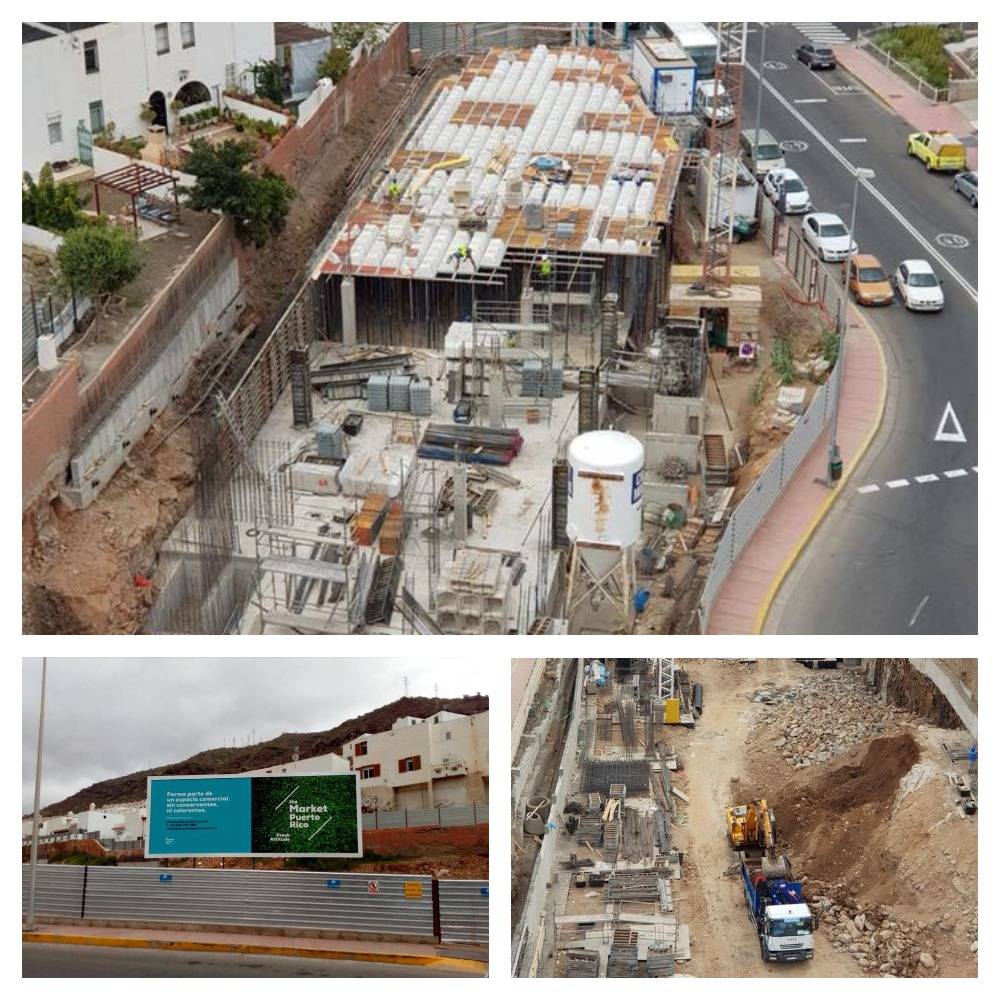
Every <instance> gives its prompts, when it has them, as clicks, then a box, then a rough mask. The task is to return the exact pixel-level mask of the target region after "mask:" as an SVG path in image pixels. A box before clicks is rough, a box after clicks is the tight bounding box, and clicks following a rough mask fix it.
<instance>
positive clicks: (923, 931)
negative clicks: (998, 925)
mask: <svg viewBox="0 0 1000 1000" xmlns="http://www.w3.org/2000/svg"><path fill="white" fill-rule="evenodd" d="M808 888H809V891H810V893H811V894H812V898H811V899H810V905H811V906H812V908H813V911H814V912H815V913H816V914H817V916H818V917H819V922H820V927H821V928H822V929H823V930H824V932H825V933H826V934H827V936H828V937H829V938H830V940H831V942H832V943H833V948H834V951H839V952H847V953H848V954H849V955H851V956H853V958H854V960H855V961H856V962H857V963H858V967H859V968H860V969H862V970H864V971H865V972H868V973H870V974H872V975H875V974H879V975H883V976H911V977H912V976H933V975H936V974H937V970H938V959H937V957H936V956H935V954H934V945H933V932H934V931H935V930H939V931H943V932H946V933H947V932H950V931H952V930H954V927H955V922H954V920H953V918H952V917H951V915H950V914H948V913H945V914H943V915H942V917H941V918H940V919H939V920H938V922H937V923H936V924H934V925H930V924H926V923H924V922H923V921H908V920H900V919H898V918H897V917H896V916H894V914H893V911H892V909H891V907H888V906H875V905H862V904H859V903H858V901H857V900H856V899H854V898H853V896H852V895H851V893H850V890H849V889H848V887H847V886H845V885H844V884H843V883H829V882H820V881H815V880H810V881H809V883H808ZM978 949H979V942H978V940H972V941H971V942H970V944H969V953H970V960H971V961H972V962H975V961H976V952H977V951H978Z"/></svg>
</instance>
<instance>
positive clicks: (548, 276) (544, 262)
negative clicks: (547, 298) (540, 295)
mask: <svg viewBox="0 0 1000 1000" xmlns="http://www.w3.org/2000/svg"><path fill="white" fill-rule="evenodd" d="M538 273H539V275H541V278H542V284H544V285H548V284H549V282H550V281H551V280H552V261H551V260H549V255H548V254H547V253H543V254H542V259H541V261H540V263H539V265H538Z"/></svg>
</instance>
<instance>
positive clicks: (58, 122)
mask: <svg viewBox="0 0 1000 1000" xmlns="http://www.w3.org/2000/svg"><path fill="white" fill-rule="evenodd" d="M48 128H49V145H50V146H57V145H58V144H59V143H60V142H62V115H49V121H48Z"/></svg>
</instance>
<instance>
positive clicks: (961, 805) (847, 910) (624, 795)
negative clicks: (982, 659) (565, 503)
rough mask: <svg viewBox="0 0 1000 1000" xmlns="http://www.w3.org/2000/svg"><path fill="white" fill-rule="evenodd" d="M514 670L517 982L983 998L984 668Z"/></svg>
mask: <svg viewBox="0 0 1000 1000" xmlns="http://www.w3.org/2000/svg"><path fill="white" fill-rule="evenodd" d="M512 670H513V673H512V678H513V686H512V691H513V701H512V743H511V747H512V750H511V765H512V771H511V774H512V786H511V821H512V838H511V864H512V882H511V893H512V918H511V919H512V926H511V933H512V938H511V957H512V974H513V975H515V976H522V977H536V976H537V977H569V978H581V977H604V976H607V977H648V978H659V977H666V976H696V977H731V978H743V977H746V976H769V977H810V978H832V977H942V978H945V977H970V978H975V977H976V976H977V975H978V971H977V970H978V957H977V953H978V946H979V940H978V938H979V928H978V854H977V851H978V836H977V817H978V792H979V785H978V747H977V741H978V721H977V720H978V694H977V670H978V668H977V664H976V661H974V660H916V659H909V660H907V659H896V660H893V659H860V660H668V659H661V660H657V659H641V660H640V659H587V660H572V659H563V660H553V659H549V660H515V661H513V664H512Z"/></svg>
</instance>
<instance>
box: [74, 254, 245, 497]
mask: <svg viewBox="0 0 1000 1000" xmlns="http://www.w3.org/2000/svg"><path fill="white" fill-rule="evenodd" d="M239 288H240V269H239V264H238V262H237V260H236V258H235V257H229V258H228V259H225V258H224V259H222V260H220V261H219V262H218V265H217V267H216V270H215V273H214V275H213V276H212V277H210V278H209V279H208V281H207V282H206V284H205V285H204V286H203V288H202V289H201V290H200V291H199V293H198V295H197V296H196V297H195V298H194V299H193V300H192V301H191V308H190V311H189V313H188V316H187V318H186V319H185V320H184V321H183V322H182V324H181V327H180V329H179V330H178V332H177V333H176V334H175V335H174V337H173V338H172V339H171V341H170V344H169V346H168V347H167V348H166V349H165V350H164V352H163V353H162V354H161V355H160V357H159V359H158V360H157V361H156V362H155V363H154V364H153V365H152V366H151V367H150V368H149V370H148V371H147V372H146V373H145V374H144V375H143V376H142V378H141V379H140V380H139V381H138V382H137V383H136V385H135V386H134V388H132V389H131V390H130V391H129V392H128V393H127V394H126V395H125V397H124V398H123V399H122V400H121V402H119V403H118V405H117V406H116V407H115V408H114V409H113V410H112V411H111V413H110V414H108V416H107V418H106V419H105V420H104V422H103V423H102V424H101V425H100V426H99V427H98V428H97V430H96V431H95V432H94V433H93V434H92V435H91V437H90V438H89V440H88V441H87V443H86V444H85V445H84V447H83V448H81V449H80V450H79V451H78V452H77V453H76V454H75V455H74V456H73V458H72V459H71V460H70V483H69V484H68V485H67V486H66V487H64V488H63V490H62V495H63V497H64V499H66V501H67V502H68V503H70V504H71V505H72V506H74V507H86V506H88V504H90V502H91V501H92V500H93V499H94V497H95V496H97V495H98V493H100V491H101V490H102V489H103V488H104V486H106V485H107V484H108V483H109V482H110V481H111V477H112V476H113V475H114V474H115V473H116V472H117V471H118V469H119V468H120V467H121V465H122V463H123V462H124V461H125V459H126V458H127V457H128V454H129V452H131V450H132V449H133V448H134V447H135V445H136V444H138V442H139V441H140V440H141V439H142V437H143V435H145V433H146V431H148V430H149V428H150V426H152V424H153V421H154V420H155V418H156V416H157V415H158V414H159V413H160V412H162V410H163V409H164V407H166V406H167V404H168V403H169V402H170V401H171V400H172V399H173V398H175V397H176V395H177V393H178V392H179V391H180V390H181V388H182V387H183V384H184V382H185V381H186V379H187V376H188V375H189V373H190V365H191V361H192V359H193V358H194V357H195V355H196V354H197V353H198V351H199V350H200V349H201V348H202V346H203V345H204V344H205V342H206V341H207V340H209V339H211V338H212V337H214V336H216V335H218V334H221V333H226V332H228V331H229V330H230V329H231V328H232V326H233V322H234V320H235V316H236V312H237V297H238V294H239Z"/></svg>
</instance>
